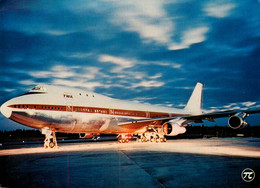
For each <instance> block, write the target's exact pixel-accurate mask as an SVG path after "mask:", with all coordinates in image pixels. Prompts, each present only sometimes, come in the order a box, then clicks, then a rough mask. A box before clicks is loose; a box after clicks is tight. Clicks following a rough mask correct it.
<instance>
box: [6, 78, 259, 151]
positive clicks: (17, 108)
mask: <svg viewBox="0 0 260 188" xmlns="http://www.w3.org/2000/svg"><path fill="white" fill-rule="evenodd" d="M201 95H202V84H201V83H197V85H196V87H195V89H194V90H193V93H192V95H191V97H190V99H189V101H188V103H187V105H186V107H185V108H184V109H174V108H165V107H160V106H154V105H147V104H139V103H135V102H130V101H122V100H118V99H113V98H110V97H106V96H103V95H100V94H96V93H93V92H87V91H83V90H79V89H72V88H66V87H60V86H51V85H39V86H36V87H34V88H33V89H32V90H30V91H29V92H28V93H25V94H23V95H21V96H18V97H15V98H13V99H11V100H9V101H7V102H5V103H4V104H3V105H2V106H1V112H2V114H3V115H4V116H6V117H7V118H9V119H11V120H13V121H15V122H18V123H21V124H23V125H26V126H29V127H33V128H37V129H41V130H42V134H45V141H44V146H45V147H46V148H48V147H50V148H52V147H54V146H57V141H56V136H55V132H64V133H79V134H82V133H84V134H85V136H84V138H91V137H94V136H98V135H100V134H118V135H119V139H118V141H119V142H128V140H129V138H128V135H131V136H132V135H138V138H137V141H140V142H146V141H151V142H165V141H166V139H165V137H164V136H165V135H167V136H176V135H178V134H183V133H185V132H186V128H185V127H186V126H188V125H189V124H191V123H194V122H202V120H204V119H205V120H209V121H214V120H215V118H220V117H228V116H230V118H229V125H230V127H231V128H234V129H237V128H241V127H244V126H246V124H247V123H246V122H245V121H244V119H245V118H246V116H247V115H248V114H250V113H258V112H259V111H243V112H236V111H225V112H223V111H222V112H215V113H207V114H203V113H202V111H201Z"/></svg>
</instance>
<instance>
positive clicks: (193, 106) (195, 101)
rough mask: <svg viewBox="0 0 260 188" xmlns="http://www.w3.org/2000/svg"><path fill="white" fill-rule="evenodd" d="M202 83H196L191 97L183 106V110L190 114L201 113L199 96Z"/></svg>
mask: <svg viewBox="0 0 260 188" xmlns="http://www.w3.org/2000/svg"><path fill="white" fill-rule="evenodd" d="M202 88H203V85H202V83H199V82H198V83H197V84H196V86H195V88H194V90H193V92H192V94H191V97H190V99H189V101H188V103H187V105H186V107H185V110H187V111H188V112H189V113H191V114H195V115H196V114H201V96H202Z"/></svg>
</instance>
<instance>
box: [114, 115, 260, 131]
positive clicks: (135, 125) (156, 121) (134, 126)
mask: <svg viewBox="0 0 260 188" xmlns="http://www.w3.org/2000/svg"><path fill="white" fill-rule="evenodd" d="M256 113H260V110H244V111H237V110H227V111H218V112H212V113H205V114H200V115H180V116H174V117H163V118H153V119H141V120H132V121H129V122H122V123H119V124H118V125H119V126H121V127H122V128H125V129H129V130H140V129H142V128H145V127H147V126H150V125H154V126H157V127H161V126H162V125H163V124H164V123H166V122H168V121H174V120H180V119H181V120H183V122H182V125H181V126H187V125H188V124H191V123H193V122H195V123H202V120H208V121H212V122H214V121H215V119H216V118H223V117H232V116H234V117H235V118H239V120H241V122H240V124H239V125H234V127H232V128H235V126H240V125H241V124H242V123H243V122H242V120H244V118H245V117H246V116H247V115H248V114H256ZM240 115H241V117H240ZM185 123H187V124H186V125H185Z"/></svg>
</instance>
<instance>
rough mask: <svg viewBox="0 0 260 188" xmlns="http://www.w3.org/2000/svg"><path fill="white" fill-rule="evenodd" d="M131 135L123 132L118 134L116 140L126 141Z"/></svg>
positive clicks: (119, 141)
mask: <svg viewBox="0 0 260 188" xmlns="http://www.w3.org/2000/svg"><path fill="white" fill-rule="evenodd" d="M131 137H132V136H131V135H130V136H129V135H125V134H120V135H118V140H117V142H118V143H128V142H129V139H130V138H131Z"/></svg>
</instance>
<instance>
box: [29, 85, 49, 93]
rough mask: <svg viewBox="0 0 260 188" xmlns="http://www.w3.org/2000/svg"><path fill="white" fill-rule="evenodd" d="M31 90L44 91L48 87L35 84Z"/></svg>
mask: <svg viewBox="0 0 260 188" xmlns="http://www.w3.org/2000/svg"><path fill="white" fill-rule="evenodd" d="M31 91H44V92H46V88H45V87H42V86H35V87H34V88H32V90H31Z"/></svg>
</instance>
